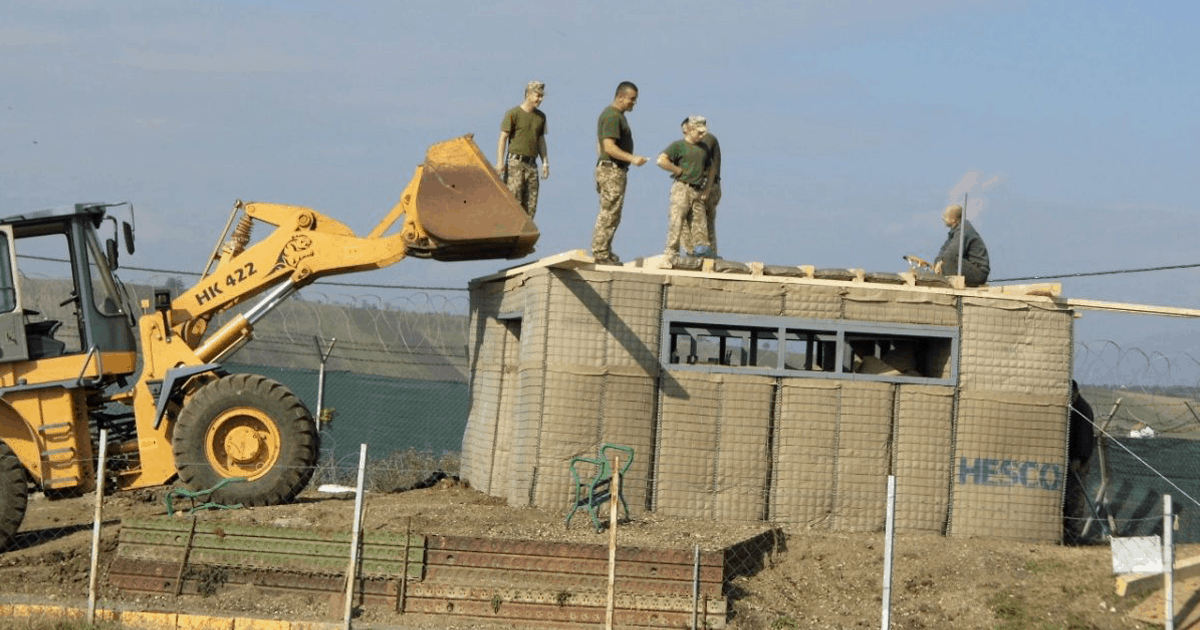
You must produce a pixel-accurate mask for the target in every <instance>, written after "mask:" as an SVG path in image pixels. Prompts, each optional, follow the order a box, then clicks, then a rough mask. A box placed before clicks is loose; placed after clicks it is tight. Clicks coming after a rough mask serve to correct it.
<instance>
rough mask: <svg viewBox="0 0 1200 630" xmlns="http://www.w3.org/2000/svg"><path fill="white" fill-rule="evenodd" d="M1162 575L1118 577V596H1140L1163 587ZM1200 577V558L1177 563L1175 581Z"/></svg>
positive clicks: (1132, 574)
mask: <svg viewBox="0 0 1200 630" xmlns="http://www.w3.org/2000/svg"><path fill="white" fill-rule="evenodd" d="M1162 576H1163V574H1162V573H1130V574H1128V575H1118V576H1117V595H1119V596H1121V597H1125V596H1127V595H1140V594H1142V593H1147V592H1149V591H1153V590H1154V589H1156V588H1159V587H1161V586H1162V579H1163V577H1162ZM1194 577H1200V556H1196V557H1195V558H1188V559H1187V560H1180V561H1179V562H1176V563H1175V579H1176V580H1187V579H1190V578H1194Z"/></svg>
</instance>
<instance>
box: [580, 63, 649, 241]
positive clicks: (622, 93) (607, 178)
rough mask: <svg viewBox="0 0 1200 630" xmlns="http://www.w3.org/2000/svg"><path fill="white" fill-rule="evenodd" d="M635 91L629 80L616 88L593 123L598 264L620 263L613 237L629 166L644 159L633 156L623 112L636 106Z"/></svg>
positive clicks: (595, 236) (627, 125)
mask: <svg viewBox="0 0 1200 630" xmlns="http://www.w3.org/2000/svg"><path fill="white" fill-rule="evenodd" d="M637 97H638V89H637V86H636V85H634V84H633V83H632V82H630V81H622V82H621V83H620V84H618V85H617V92H616V94H615V95H613V101H612V104H610V105H609V106H608V107H605V108H604V111H602V112H600V118H599V120H597V121H596V153H597V158H598V159H597V160H596V193H597V194H599V195H600V214H599V215H597V216H596V226H595V227H594V228H593V229H592V258H593V259H594V260H595V261H596V263H597V264H601V265H604V264H608V265H615V264H617V263H619V262H620V259H619V258H617V256H616V254H614V253H613V251H612V242H613V236H614V235H615V234H616V233H617V226H618V225H620V223H621V209H622V208H623V207H624V206H625V181H626V174H627V172H628V171H629V165H630V164H633V165H634V166H641V165H643V164H645V163H646V162H647V160H646V158H645V157H643V156H641V155H635V154H634V153H633V131H632V130H631V129H630V128H629V122H628V121H626V120H625V113H626V112H630V111H633V106H634V105H636V104H637Z"/></svg>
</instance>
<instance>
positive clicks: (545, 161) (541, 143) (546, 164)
mask: <svg viewBox="0 0 1200 630" xmlns="http://www.w3.org/2000/svg"><path fill="white" fill-rule="evenodd" d="M538 154H539V155H541V156H542V179H550V154H549V153H546V136H542V137H540V138H538Z"/></svg>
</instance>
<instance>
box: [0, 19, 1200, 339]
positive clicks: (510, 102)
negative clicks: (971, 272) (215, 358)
mask: <svg viewBox="0 0 1200 630" xmlns="http://www.w3.org/2000/svg"><path fill="white" fill-rule="evenodd" d="M1198 7H1200V5H1197V4H1195V3H1184V2H1162V3H1138V4H1136V5H1135V4H1133V3H1116V2H1036V3H1035V2H986V1H981V2H948V1H936V0H925V1H915V2H904V3H891V2H877V1H868V0H862V1H856V0H850V1H840V2H833V1H829V2H762V3H733V2H708V1H697V2H688V3H681V2H657V3H645V2H639V3H633V2H630V3H626V2H606V3H574V2H541V1H533V2H524V3H520V2H516V3H512V2H510V3H487V4H482V3H469V2H456V1H453V0H451V1H447V2H440V3H432V2H430V3H410V2H382V1H380V2H341V3H333V2H311V1H303V0H301V1H290V2H275V1H259V2H253V1H242V2H238V1H232V0H226V1H221V0H208V1H190V2H149V1H140V2H139V1H128V0H110V1H106V2H93V1H82V0H80V1H59V2H12V1H0V16H2V19H0V85H2V86H3V89H2V90H0V147H2V150H0V206H2V207H3V208H4V213H5V214H8V213H15V212H22V211H27V210H32V209H38V208H43V207H48V206H58V205H63V204H69V203H73V202H76V201H85V200H86V201H94V200H107V201H120V200H129V201H132V202H133V204H134V205H135V207H136V208H137V212H138V214H137V220H138V226H137V227H138V239H139V241H138V244H139V250H138V253H137V254H136V255H135V256H134V257H132V258H131V259H129V260H127V261H126V262H127V264H132V265H138V266H145V267H167V268H176V269H193V270H195V269H199V268H200V267H202V266H203V264H204V258H205V257H206V256H207V255H208V253H209V252H210V251H211V250H212V248H213V244H214V241H215V239H216V238H217V236H218V233H219V231H220V229H221V227H222V226H223V225H224V222H225V219H226V217H227V215H228V212H229V208H230V207H231V205H232V203H233V201H234V200H235V199H238V198H242V199H246V200H260V201H275V202H281V203H293V204H298V205H305V206H310V207H313V208H316V209H317V210H320V211H321V212H324V213H326V214H329V215H331V216H333V217H336V218H338V219H340V220H343V221H344V222H346V223H347V224H349V225H350V226H351V227H352V228H354V229H355V230H357V231H360V232H363V233H365V232H366V231H368V230H369V229H370V227H371V226H373V225H374V223H375V221H376V220H377V219H378V218H379V217H381V216H382V215H383V214H384V213H385V212H387V210H388V209H390V207H391V206H392V204H393V203H394V202H395V200H396V198H397V196H398V195H399V193H400V191H401V190H402V189H403V187H404V186H405V184H406V183H407V182H408V180H409V178H410V177H411V175H412V170H413V167H414V166H416V164H418V163H419V162H420V161H421V159H422V158H423V155H424V151H425V148H426V147H427V146H428V145H429V144H431V143H433V142H436V141H439V140H443V139H446V138H450V137H454V136H458V135H462V134H465V133H474V134H475V135H476V139H477V142H478V144H479V146H480V148H481V149H483V151H484V152H485V154H487V155H488V156H489V158H494V155H493V154H494V152H495V143H496V135H497V131H498V126H499V121H500V117H501V115H502V114H503V112H504V111H505V110H506V109H508V108H509V107H512V106H514V105H516V104H517V103H518V102H519V101H520V100H521V91H522V87H523V86H524V84H525V82H526V81H528V80H530V79H539V80H542V81H545V82H546V84H547V92H546V100H545V103H544V104H543V110H544V111H545V112H546V114H547V116H548V118H549V127H550V135H549V136H548V142H549V150H550V158H551V160H550V161H551V171H552V172H551V178H550V179H549V180H547V181H545V182H544V183H543V187H542V195H541V202H540V204H539V211H538V225H539V227H540V228H541V230H542V234H543V236H542V240H541V242H540V243H539V245H538V251H537V253H536V254H535V256H544V255H551V254H555V253H559V252H562V251H567V250H571V249H578V248H582V249H586V248H587V247H588V244H589V241H590V234H591V228H592V224H593V221H594V219H595V215H596V206H597V204H596V195H595V190H594V187H593V184H592V181H591V177H592V165H593V163H594V157H595V153H594V142H595V140H594V128H595V119H596V116H597V114H599V112H600V110H601V109H602V108H603V107H604V106H605V105H606V104H607V103H608V102H609V101H610V100H611V98H612V93H613V89H614V87H615V86H616V84H617V83H618V82H619V81H621V80H624V79H628V80H632V81H634V82H636V83H637V84H638V85H639V87H640V88H641V95H640V99H639V102H638V105H637V108H636V109H635V110H634V111H633V112H631V113H630V114H629V120H630V123H631V125H632V127H633V130H634V135H635V140H636V150H637V152H638V153H641V154H644V155H647V156H649V157H651V158H652V159H653V157H654V156H655V155H657V153H658V152H659V151H661V150H662V149H663V148H664V147H666V145H667V144H669V143H670V142H671V141H673V140H675V139H676V138H677V136H678V123H679V121H680V120H681V119H682V118H683V117H684V116H687V115H689V114H703V115H705V116H706V117H708V119H709V124H710V130H711V131H712V132H713V133H714V134H715V135H717V136H718V137H719V138H720V140H721V144H722V149H723V154H724V158H725V170H724V174H723V183H724V199H723V201H722V203H721V207H720V210H719V213H718V235H719V241H720V245H721V250H722V254H723V255H724V256H725V257H727V258H731V259H734V260H741V261H753V260H759V261H763V262H767V263H771V264H811V265H816V266H818V267H857V268H864V269H868V270H872V271H900V270H902V269H904V268H905V264H904V263H903V261H902V260H901V256H902V255H903V254H908V253H913V254H918V255H922V256H926V257H929V256H931V255H932V254H933V253H934V252H935V251H936V249H937V247H938V245H939V244H940V243H941V241H942V239H943V238H944V235H945V231H944V228H943V227H942V226H941V224H940V222H939V219H938V216H939V212H940V209H941V208H942V207H943V206H944V205H946V204H947V203H948V202H951V201H956V200H961V198H962V195H963V193H964V192H965V193H968V194H969V198H970V202H969V207H968V214H969V215H970V216H971V217H972V220H973V222H974V223H975V224H976V227H977V228H978V229H979V231H980V232H981V233H982V234H983V237H984V239H985V240H986V242H987V245H988V248H989V250H990V251H991V257H992V276H993V278H1011V277H1022V276H1029V275H1048V274H1065V273H1075V272H1087V271H1101V270H1111V269H1124V268H1140V267H1152V266H1160V265H1179V264H1190V263H1196V262H1200V255H1197V253H1196V252H1195V247H1194V236H1195V235H1196V234H1197V233H1200V208H1197V195H1196V193H1195V190H1194V182H1195V181H1196V174H1197V166H1198V162H1200V160H1198V159H1197V157H1196V147H1197V144H1198V142H1197V141H1198V140H1200V123H1198V121H1200V115H1198V114H1197V113H1196V103H1197V102H1200V94H1198V92H1200V87H1198V86H1200V76H1198V75H1200V71H1197V69H1196V60H1197V59H1200V46H1197V44H1195V43H1194V41H1195V37H1194V35H1195V24H1197V23H1200V8H1198ZM669 183H670V182H669V179H668V176H667V174H666V173H665V172H664V171H662V170H660V169H658V168H657V167H655V166H654V165H653V164H652V163H651V164H648V165H647V166H644V167H642V168H640V169H634V170H633V171H632V172H631V174H630V183H629V189H628V193H627V202H626V207H625V216H624V220H623V222H622V225H621V228H620V230H619V231H618V233H617V237H616V242H615V248H614V249H615V251H616V252H617V253H618V254H620V255H621V256H622V257H623V258H626V259H628V258H632V257H636V256H643V255H654V254H656V253H658V252H660V251H661V249H662V244H663V242H664V238H665V234H666V209H667V193H668V188H669ZM509 264H511V263H510V262H508V261H485V262H472V263H452V264H446V263H433V262H428V261H412V260H410V261H403V262H401V263H399V264H398V265H397V266H395V267H392V268H391V269H389V270H385V271H380V272H373V273H371V274H367V275H365V276H362V275H360V276H359V278H358V279H360V280H362V281H366V282H377V283H402V284H417V285H429V286H464V285H465V283H466V282H467V280H468V279H470V278H472V277H477V276H480V275H484V274H487V273H489V272H491V271H493V270H495V269H498V268H500V267H503V266H507V265H509ZM347 280H350V278H347ZM1062 282H1063V286H1064V293H1065V294H1066V295H1068V296H1070V297H1079V298H1089V299H1098V300H1115V301H1130V302H1140V303H1150V304H1162V305H1170V306H1182V307H1191V308H1200V296H1198V292H1200V272H1198V271H1196V270H1185V271H1170V272H1159V273H1151V274H1136V275H1126V276H1104V277H1101V278H1078V279H1064V280H1062ZM1198 325H1200V322H1195V321H1193V320H1166V319H1165V318H1160V317H1130V316H1120V317H1117V316H1108V315H1094V314H1086V315H1085V316H1084V317H1083V318H1082V319H1080V320H1079V327H1078V333H1077V336H1078V337H1079V338H1080V339H1081V340H1089V339H1113V340H1117V341H1118V342H1120V343H1122V344H1124V345H1132V344H1139V343H1145V344H1148V345H1149V344H1162V345H1163V347H1167V348H1173V349H1175V350H1179V349H1181V348H1192V347H1198V350H1200V343H1198V342H1200V339H1197V336H1196V335H1195V334H1194V332H1193V331H1194V330H1196V327H1197V326H1198ZM1197 354H1198V355H1200V352H1197Z"/></svg>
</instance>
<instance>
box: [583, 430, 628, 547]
mask: <svg viewBox="0 0 1200 630" xmlns="http://www.w3.org/2000/svg"><path fill="white" fill-rule="evenodd" d="M609 451H620V452H621V453H625V454H626V455H628V457H626V458H625V461H623V462H621V484H620V485H621V487H619V488H617V498H618V499H620V501H621V507H623V508H625V520H627V521H628V520H629V504H628V503H626V502H625V483H624V481H625V473H627V472H629V467H630V466H632V465H633V447H632V446H620V445H617V444H605V445H604V446H601V447H600V457H598V458H592V457H573V458H571V464H570V466H571V477H572V478H573V479H574V481H575V484H574V485H575V501H574V503H573V504H572V505H571V512H570V513H568V514H567V527H570V526H571V517H573V516H575V512H577V511H578V510H579V508H585V509H586V510H587V512H588V515H589V516H591V517H592V523H593V524H594V525H595V526H596V531H600V530H601V529H603V528H604V522H603V521H601V520H600V517H599V515H598V514H597V509H598V508H599V507H600V506H601V505H603V504H604V503H605V502H607V501H609V500H611V499H612V477H613V475H612V465H611V464H610V463H609V457H608V452H609ZM577 464H589V465H591V466H592V467H593V471H594V474H593V475H592V476H591V478H589V479H586V480H585V479H584V478H583V476H582V475H580V473H579V469H578V468H577Z"/></svg>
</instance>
